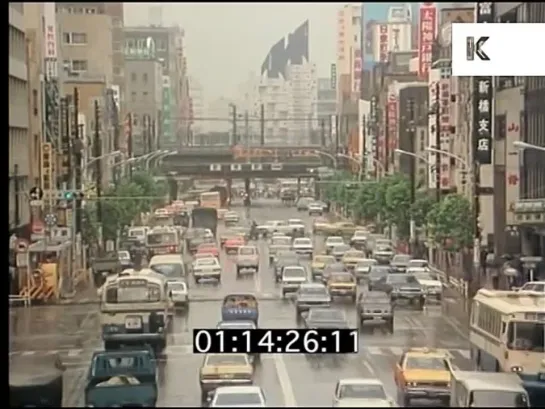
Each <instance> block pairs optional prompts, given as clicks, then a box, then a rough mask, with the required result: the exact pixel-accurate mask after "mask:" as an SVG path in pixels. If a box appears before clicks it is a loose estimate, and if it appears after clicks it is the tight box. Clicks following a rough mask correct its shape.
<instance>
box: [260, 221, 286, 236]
mask: <svg viewBox="0 0 545 409" xmlns="http://www.w3.org/2000/svg"><path fill="white" fill-rule="evenodd" d="M280 223H281V222H280V220H267V221H266V222H265V223H263V224H260V225H258V226H257V231H258V233H259V234H261V235H271V234H273V233H274V232H275V231H276V226H278V225H279V224H280Z"/></svg>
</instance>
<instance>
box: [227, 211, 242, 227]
mask: <svg viewBox="0 0 545 409" xmlns="http://www.w3.org/2000/svg"><path fill="white" fill-rule="evenodd" d="M223 220H224V221H225V223H226V224H232V223H238V222H239V220H240V216H239V215H238V213H237V212H232V211H229V212H226V213H225V214H224V215H223Z"/></svg>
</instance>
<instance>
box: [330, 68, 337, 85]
mask: <svg viewBox="0 0 545 409" xmlns="http://www.w3.org/2000/svg"><path fill="white" fill-rule="evenodd" d="M329 79H330V80H331V89H332V90H333V91H336V90H337V64H335V63H333V64H331V69H330V71H329Z"/></svg>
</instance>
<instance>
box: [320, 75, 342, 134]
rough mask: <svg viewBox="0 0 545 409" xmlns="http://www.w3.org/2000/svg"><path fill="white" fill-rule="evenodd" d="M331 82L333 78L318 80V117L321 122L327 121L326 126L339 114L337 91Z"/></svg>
mask: <svg viewBox="0 0 545 409" xmlns="http://www.w3.org/2000/svg"><path fill="white" fill-rule="evenodd" d="M331 81H332V79H331V78H318V98H317V105H316V115H317V117H318V121H319V122H321V121H325V123H326V124H328V123H329V122H330V121H331V116H333V115H335V114H336V113H337V91H335V89H334V88H333V87H332V85H333V84H332V82H331Z"/></svg>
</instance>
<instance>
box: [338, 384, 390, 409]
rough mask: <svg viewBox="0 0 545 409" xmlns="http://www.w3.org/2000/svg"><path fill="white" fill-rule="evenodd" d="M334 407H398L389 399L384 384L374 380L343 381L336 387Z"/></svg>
mask: <svg viewBox="0 0 545 409" xmlns="http://www.w3.org/2000/svg"><path fill="white" fill-rule="evenodd" d="M333 407H336V408H343V407H345V408H346V407H359V408H392V407H397V405H396V403H395V402H394V400H393V399H391V398H388V396H387V395H386V390H385V389H384V385H383V383H382V382H381V381H380V380H378V379H373V378H354V379H341V380H339V381H338V382H337V385H336V386H335V394H334V396H333Z"/></svg>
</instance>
